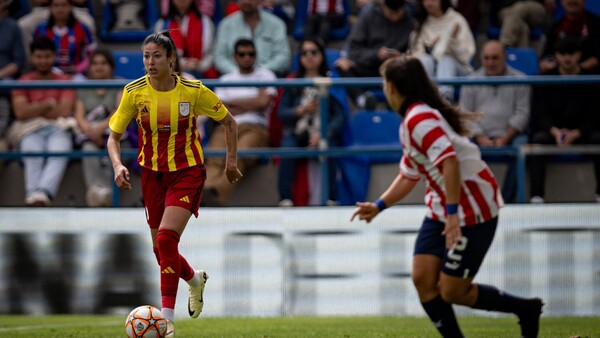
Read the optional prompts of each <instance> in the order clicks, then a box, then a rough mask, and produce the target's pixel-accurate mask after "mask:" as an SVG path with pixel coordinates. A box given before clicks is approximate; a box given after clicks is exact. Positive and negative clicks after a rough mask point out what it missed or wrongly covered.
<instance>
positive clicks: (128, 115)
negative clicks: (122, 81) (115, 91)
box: [108, 90, 137, 134]
mask: <svg viewBox="0 0 600 338" xmlns="http://www.w3.org/2000/svg"><path fill="white" fill-rule="evenodd" d="M136 114H137V109H136V107H135V105H134V103H133V100H132V97H131V93H130V92H129V91H127V90H123V96H122V97H121V103H119V108H117V111H116V112H115V113H114V114H113V116H111V118H110V120H109V122H108V126H109V128H110V130H112V131H114V132H115V133H119V134H123V133H124V132H125V130H126V129H127V125H129V122H130V121H131V119H132V118H133V117H134V116H135V115H136Z"/></svg>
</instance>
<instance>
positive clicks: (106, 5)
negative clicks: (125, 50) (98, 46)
mask: <svg viewBox="0 0 600 338" xmlns="http://www.w3.org/2000/svg"><path fill="white" fill-rule="evenodd" d="M143 8H144V13H143V20H144V24H145V26H146V28H145V29H143V30H113V25H114V22H115V19H116V18H115V15H114V8H113V5H112V4H111V3H110V1H105V2H103V4H102V22H101V24H100V34H99V36H100V40H102V41H104V42H117V43H126V42H142V41H144V39H145V38H146V36H148V35H150V34H152V33H153V32H154V24H155V23H156V21H157V20H158V3H157V1H146V2H145V6H144V7H143Z"/></svg>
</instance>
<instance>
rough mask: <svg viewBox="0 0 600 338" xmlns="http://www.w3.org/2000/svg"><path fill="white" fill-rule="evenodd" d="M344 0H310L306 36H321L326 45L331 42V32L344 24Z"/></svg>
mask: <svg viewBox="0 0 600 338" xmlns="http://www.w3.org/2000/svg"><path fill="white" fill-rule="evenodd" d="M345 12H346V10H345V8H344V0H334V1H330V0H308V6H307V15H306V22H305V23H304V37H305V38H311V37H315V36H316V37H319V38H321V40H323V42H324V43H325V45H327V43H328V42H329V33H330V31H331V30H332V29H334V28H341V27H342V26H343V25H344V16H345Z"/></svg>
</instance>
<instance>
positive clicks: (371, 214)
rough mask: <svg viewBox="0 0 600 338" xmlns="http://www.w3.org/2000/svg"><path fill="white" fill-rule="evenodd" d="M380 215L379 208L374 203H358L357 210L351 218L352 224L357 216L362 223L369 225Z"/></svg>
mask: <svg viewBox="0 0 600 338" xmlns="http://www.w3.org/2000/svg"><path fill="white" fill-rule="evenodd" d="M377 214H379V208H378V207H377V205H375V203H373V202H356V209H354V212H353V213H352V217H350V222H352V221H353V220H354V218H355V217H356V216H358V219H359V220H360V221H366V222H367V223H371V221H372V220H373V218H375V216H377Z"/></svg>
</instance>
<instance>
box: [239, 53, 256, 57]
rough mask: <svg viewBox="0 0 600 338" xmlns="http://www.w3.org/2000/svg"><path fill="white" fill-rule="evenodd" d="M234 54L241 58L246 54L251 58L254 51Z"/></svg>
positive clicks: (254, 54) (253, 55)
mask: <svg viewBox="0 0 600 338" xmlns="http://www.w3.org/2000/svg"><path fill="white" fill-rule="evenodd" d="M236 54H237V56H239V57H241V58H243V57H246V56H249V57H251V58H253V57H255V56H256V52H236Z"/></svg>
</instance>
